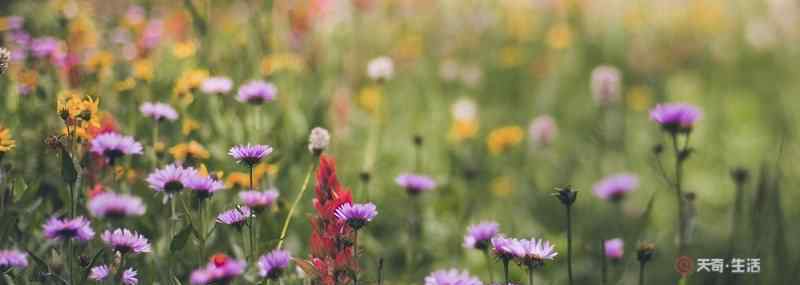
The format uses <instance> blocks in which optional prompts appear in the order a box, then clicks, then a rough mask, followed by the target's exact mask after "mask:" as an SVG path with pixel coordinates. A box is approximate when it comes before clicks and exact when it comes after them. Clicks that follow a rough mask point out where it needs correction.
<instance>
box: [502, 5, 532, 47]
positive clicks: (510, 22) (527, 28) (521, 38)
mask: <svg viewBox="0 0 800 285" xmlns="http://www.w3.org/2000/svg"><path fill="white" fill-rule="evenodd" d="M532 13H534V12H533V11H532V10H531V9H525V8H523V7H508V8H506V12H505V14H506V18H505V27H506V31H507V32H508V33H509V34H510V35H511V38H512V39H514V40H515V41H517V42H528V41H530V40H531V37H532V36H533V31H534V27H535V24H536V23H535V22H534V21H533V17H531V14H532Z"/></svg>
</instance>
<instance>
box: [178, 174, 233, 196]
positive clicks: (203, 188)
mask: <svg viewBox="0 0 800 285" xmlns="http://www.w3.org/2000/svg"><path fill="white" fill-rule="evenodd" d="M184 186H185V187H186V188H188V189H189V190H192V192H193V193H195V194H197V195H198V197H199V198H201V199H206V198H209V197H211V195H213V194H214V193H216V192H217V191H219V190H220V189H222V188H223V187H225V184H223V183H222V181H219V180H217V179H214V178H213V177H211V176H204V175H199V174H198V175H191V176H189V177H188V178H187V179H185V180H184Z"/></svg>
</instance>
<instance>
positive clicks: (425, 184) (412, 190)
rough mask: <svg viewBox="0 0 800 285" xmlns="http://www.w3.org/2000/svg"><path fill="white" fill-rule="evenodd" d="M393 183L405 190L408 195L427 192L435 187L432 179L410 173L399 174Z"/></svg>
mask: <svg viewBox="0 0 800 285" xmlns="http://www.w3.org/2000/svg"><path fill="white" fill-rule="evenodd" d="M394 181H395V182H396V183H397V185H400V186H401V187H403V188H405V189H406V191H408V193H409V194H419V193H422V192H427V191H430V190H432V189H433V188H435V187H436V181H434V180H433V179H432V178H430V177H428V176H423V175H416V174H411V173H406V174H401V175H399V176H397V178H395V179H394Z"/></svg>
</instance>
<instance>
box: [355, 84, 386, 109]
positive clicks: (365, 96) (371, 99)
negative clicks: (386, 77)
mask: <svg viewBox="0 0 800 285" xmlns="http://www.w3.org/2000/svg"><path fill="white" fill-rule="evenodd" d="M382 101H383V91H382V90H381V87H380V86H378V85H369V86H367V87H364V88H362V89H361V92H360V93H359V94H358V104H359V105H360V106H361V108H364V110H366V111H367V112H368V113H370V114H373V115H375V114H377V113H378V111H379V110H380V106H381V102H382Z"/></svg>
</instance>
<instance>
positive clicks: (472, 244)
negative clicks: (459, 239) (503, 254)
mask: <svg viewBox="0 0 800 285" xmlns="http://www.w3.org/2000/svg"><path fill="white" fill-rule="evenodd" d="M499 231H500V225H498V224H497V223H495V222H482V223H479V224H475V225H471V226H469V228H467V234H466V235H465V236H464V247H466V248H474V249H479V250H485V249H488V248H489V244H490V243H491V240H492V238H493V237H495V236H496V235H497V234H498V233H499Z"/></svg>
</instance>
